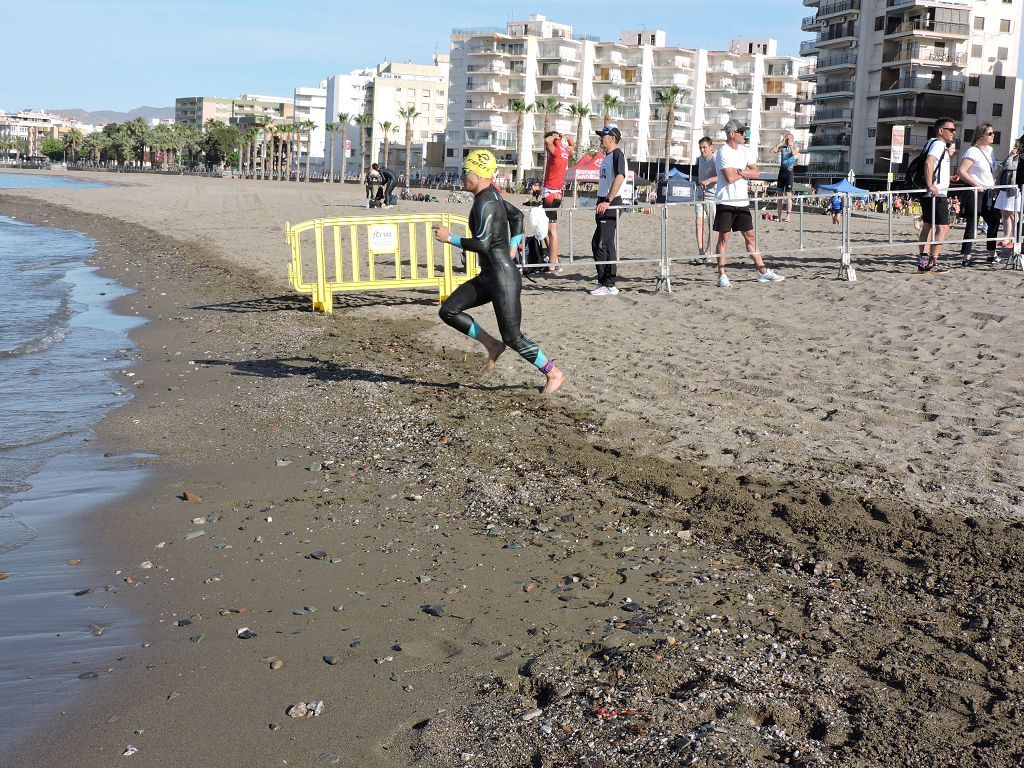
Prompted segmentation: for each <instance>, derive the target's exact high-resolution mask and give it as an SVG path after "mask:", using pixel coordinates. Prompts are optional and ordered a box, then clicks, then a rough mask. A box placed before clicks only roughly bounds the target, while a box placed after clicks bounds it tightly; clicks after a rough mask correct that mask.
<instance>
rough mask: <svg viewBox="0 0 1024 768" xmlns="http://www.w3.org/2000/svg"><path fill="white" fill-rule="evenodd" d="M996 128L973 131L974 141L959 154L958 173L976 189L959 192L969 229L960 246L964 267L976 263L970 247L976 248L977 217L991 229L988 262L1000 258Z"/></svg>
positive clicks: (963, 180) (989, 232)
mask: <svg viewBox="0 0 1024 768" xmlns="http://www.w3.org/2000/svg"><path fill="white" fill-rule="evenodd" d="M995 136H996V131H995V128H993V127H992V125H991V123H982V124H981V125H979V126H978V127H977V128H976V129H975V131H974V143H973V144H972V145H971V148H970V149H968V150H967V151H966V152H964V153H963V155H961V157H960V167H959V168H958V169H957V173H958V174H959V175H960V182H961V183H962V184H964V185H965V186H967V187H974V190H977V191H974V190H971V189H969V190H967V191H966V192H961V193H960V199H961V201H962V202H963V213H964V218H966V219H967V228H966V229H965V230H964V242H963V243H962V244H961V246H960V256H961V260H960V264H961V266H964V267H970V266H973V265H974V262H973V259H972V257H971V250H972V249H973V247H974V242H973V240H974V235H975V232H976V230H977V227H978V216H979V215H980V216H981V218H982V219H984V220H985V226H986V227H987V228H988V261H989V263H990V264H995V263H997V262H998V261H999V257H998V256H997V255H996V238H997V237H998V235H999V219H1000V212H999V211H998V210H996V207H995V194H994V193H993V192H992V187H994V186H995V185H996V179H997V178H998V177H999V173H998V171H997V170H996V165H997V163H996V160H995V159H994V154H993V152H992V142H994V141H995Z"/></svg>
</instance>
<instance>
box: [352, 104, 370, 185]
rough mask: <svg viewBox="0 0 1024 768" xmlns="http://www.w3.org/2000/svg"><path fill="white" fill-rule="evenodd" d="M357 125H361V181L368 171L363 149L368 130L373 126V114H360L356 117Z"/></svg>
mask: <svg viewBox="0 0 1024 768" xmlns="http://www.w3.org/2000/svg"><path fill="white" fill-rule="evenodd" d="M356 125H358V126H359V179H360V181H361V180H362V178H363V175H364V173H365V172H366V157H365V155H364V154H363V150H364V148H365V147H366V136H367V132H368V130H369V129H370V128H372V127H373V115H360V116H359V117H357V118H356Z"/></svg>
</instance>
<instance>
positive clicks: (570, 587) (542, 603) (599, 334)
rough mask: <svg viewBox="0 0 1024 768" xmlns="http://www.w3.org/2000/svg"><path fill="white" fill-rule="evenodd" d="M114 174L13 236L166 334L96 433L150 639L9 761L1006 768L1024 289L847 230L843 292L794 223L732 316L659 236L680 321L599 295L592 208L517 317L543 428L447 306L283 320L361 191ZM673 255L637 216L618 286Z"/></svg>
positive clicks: (680, 241)
mask: <svg viewBox="0 0 1024 768" xmlns="http://www.w3.org/2000/svg"><path fill="white" fill-rule="evenodd" d="M88 176H90V177H92V176H94V175H93V174H88ZM83 177H84V176H83ZM95 177H96V178H98V179H100V180H105V181H112V180H113V181H117V182H118V183H123V186H119V187H115V188H111V189H102V190H70V189H60V190H38V191H15V192H10V193H5V194H4V195H2V196H0V214H3V215H13V216H16V217H18V218H23V219H26V220H30V221H34V222H37V223H46V224H49V225H53V226H65V227H68V228H71V229H77V230H80V231H84V232H86V233H87V234H90V235H91V236H93V237H96V238H97V239H98V241H99V242H100V246H99V249H98V252H97V256H96V261H97V263H99V264H102V265H103V266H104V268H105V270H106V271H107V273H108V274H110V275H113V276H115V277H117V278H118V279H119V280H120V281H121V282H122V283H124V284H126V285H128V286H130V287H137V288H138V289H139V290H138V292H137V293H136V294H134V295H132V296H131V297H128V298H127V299H125V300H123V301H122V308H123V310H124V311H126V312H131V313H138V314H140V315H143V316H146V317H148V318H151V319H152V322H151V323H150V324H148V325H147V326H145V327H143V328H142V329H140V330H138V331H137V332H135V334H134V338H135V339H136V340H137V342H138V344H139V345H140V349H141V353H142V360H141V362H140V363H139V364H138V365H137V366H136V367H135V369H134V371H135V373H136V377H134V379H131V380H129V379H125V384H126V385H129V386H135V387H136V388H137V393H136V397H135V399H134V400H133V402H132V403H131V404H130V405H128V406H127V407H125V408H123V409H121V410H120V411H118V412H117V413H116V414H115V415H114V416H112V417H111V418H109V419H108V420H107V421H106V422H105V423H104V424H103V426H102V428H101V436H102V437H103V439H104V440H106V441H107V442H108V443H109V444H110V446H111V447H112V448H116V449H117V450H118V451H121V452H145V453H151V454H155V455H157V456H158V457H159V460H158V461H157V462H156V467H157V477H158V479H157V481H156V482H155V483H154V484H152V485H151V486H150V487H149V488H147V489H146V490H145V491H144V492H142V493H140V494H137V495H135V496H134V497H132V499H130V500H129V501H128V502H126V503H124V504H120V505H117V506H116V507H115V508H112V509H104V510H101V511H99V512H97V513H96V514H95V515H93V516H92V518H91V519H90V521H89V523H88V525H87V526H86V529H85V531H84V535H85V536H86V539H87V544H88V546H89V548H90V549H91V551H93V552H95V553H96V555H95V556H96V557H97V558H102V559H104V560H105V562H107V563H108V564H109V565H110V572H109V573H110V575H109V576H108V578H109V580H110V581H111V582H112V583H113V582H117V583H118V585H119V587H120V590H119V592H118V593H117V596H116V598H107V599H116V600H117V601H118V605H119V608H124V607H127V608H128V609H131V610H134V611H136V612H138V613H139V614H140V615H141V616H142V617H143V621H142V629H141V635H140V636H139V637H138V638H137V640H138V643H137V650H135V651H134V652H133V653H131V654H129V655H127V656H124V657H122V658H120V659H111V660H110V662H109V664H108V665H107V666H104V667H102V668H99V669H97V671H99V672H100V675H99V676H98V678H97V679H94V680H87V681H78V680H75V682H74V685H75V686H93V687H94V690H92V691H89V692H87V693H86V694H85V697H86V701H85V704H84V705H83V704H82V702H81V700H79V701H78V702H77V703H76V704H75V706H72V707H70V708H68V709H67V713H66V714H63V715H61V716H59V717H57V716H55V717H54V719H53V720H51V721H48V722H46V723H40V728H39V729H38V730H37V731H36V732H35V733H33V734H31V735H29V736H28V737H27V738H26V739H25V740H24V742H23V743H22V745H21V749H22V752H21V753H20V754H18V759H19V760H21V761H22V762H21V763H15V764H32V765H40V766H49V765H57V764H63V763H64V762H66V757H65V756H66V755H67V754H69V753H73V754H75V755H76V764H78V765H82V766H92V765H96V766H100V765H109V764H110V763H112V762H116V761H118V760H120V759H122V758H121V757H120V755H121V753H122V752H123V751H124V750H125V748H126V746H127V745H129V744H131V745H133V746H136V747H138V749H139V752H138V755H137V756H135V757H133V758H131V759H132V760H136V761H138V762H140V763H146V764H150V765H166V764H170V763H171V762H172V761H173V762H180V761H186V762H192V763H195V764H200V765H207V764H270V763H273V764H283V762H282V761H287V762H288V764H312V765H315V764H330V763H333V762H335V758H336V759H337V762H338V764H341V765H353V766H371V765H380V766H393V765H406V764H410V765H412V764H415V765H463V764H465V765H501V764H504V765H508V764H511V765H530V764H532V765H544V766H548V765H608V766H612V765H675V764H691V760H693V764H707V765H711V764H716V765H718V764H733V765H748V764H749V765H757V764H764V763H766V762H771V761H775V762H782V761H783V760H785V759H788V760H789V761H790V764H803V765H808V766H811V765H815V766H816V765H822V766H825V765H851V764H859V765H892V764H897V763H899V764H903V763H904V762H905V758H906V755H907V754H914V755H915V756H919V758H915V759H916V762H914V764H920V765H934V764H945V762H948V759H949V756H950V755H956V756H957V760H958V762H959V764H961V765H975V764H976V765H988V766H998V765H1014V764H1016V762H1019V759H1020V755H1021V754H1022V750H1024V739H1021V737H1020V735H1019V729H1018V728H1016V727H1015V726H1014V720H1015V718H1018V717H1020V716H1021V713H1020V712H1018V711H1017V710H1018V709H1019V705H1018V704H1017V703H1016V702H1018V701H1019V694H1020V687H1021V685H1022V684H1024V679H1022V678H1021V676H1020V667H1021V664H1022V661H1024V659H1022V658H1021V651H1020V644H1019V642H1018V641H1019V638H1020V633H1021V630H1022V625H1021V614H1020V608H1021V597H1020V595H1021V594H1022V592H1021V587H1022V586H1024V584H1022V581H1024V579H1022V578H1021V555H1020V552H1021V546H1020V545H1021V543H1022V539H1024V536H1022V532H1021V521H1020V518H1019V510H1020V504H1021V492H1022V486H1021V479H1020V478H1021V468H1022V460H1021V441H1020V439H1019V438H1020V434H1021V429H1022V427H1021V424H1022V423H1024V421H1022V419H1021V410H1022V406H1021V403H1020V400H1021V393H1022V389H1024V387H1022V384H1021V381H1022V377H1021V373H1022V363H1021V349H1022V346H1024V343H1022V341H1021V336H1020V333H1019V330H1018V329H1019V328H1020V322H1021V320H1022V314H1024V311H1022V306H1021V287H1022V285H1024V278H1022V275H1021V273H1019V272H1018V273H1010V272H1006V271H1003V270H1001V269H992V268H985V267H983V268H980V269H977V270H976V271H971V272H966V271H958V270H957V271H954V272H953V273H951V274H948V275H944V276H938V275H936V276H920V275H917V274H915V273H914V271H913V264H912V262H911V259H910V257H909V254H910V253H911V252H912V250H913V249H912V248H910V247H908V246H902V247H897V248H894V249H892V250H890V251H888V252H887V253H886V252H882V251H881V250H878V249H876V250H875V251H873V252H872V253H871V254H870V255H869V254H867V253H865V251H864V248H863V246H864V245H865V244H867V243H869V242H870V243H872V244H874V245H877V244H878V243H879V242H880V241H881V240H883V239H884V237H883V235H884V231H885V225H884V222H879V221H874V220H867V219H854V224H853V227H854V245H855V248H854V257H853V261H854V265H855V266H856V267H857V269H858V276H859V280H858V282H855V283H847V282H841V281H837V280H836V279H835V275H836V272H837V270H838V250H836V249H835V247H834V246H835V245H836V244H837V242H838V235H837V233H836V230H835V229H834V228H833V227H832V226H831V225H830V220H829V219H828V218H827V217H825V216H820V215H808V216H807V218H806V227H805V229H806V237H805V246H806V249H805V250H804V251H803V252H796V253H787V254H780V251H782V250H796V249H797V248H798V247H799V241H798V237H797V235H796V234H795V232H796V230H795V224H790V225H782V224H777V223H774V224H773V223H767V224H766V225H765V227H766V228H765V230H764V231H763V232H762V236H763V239H762V243H763V245H762V251H763V252H764V253H765V257H766V259H767V261H768V262H769V266H772V267H774V268H775V269H776V270H777V271H779V272H781V273H783V274H785V275H786V276H787V278H788V279H787V280H786V282H784V283H781V284H778V285H762V284H758V283H756V282H754V281H753V279H752V278H753V276H754V271H753V269H752V267H751V266H750V264H749V262H744V260H743V259H741V258H740V256H739V247H738V245H737V244H735V243H734V244H733V246H732V248H731V251H732V253H733V254H734V257H733V259H732V266H731V268H730V275H731V277H732V280H733V285H734V288H733V289H731V290H729V291H724V290H717V289H715V288H714V282H713V281H714V273H713V269H711V268H709V267H703V266H702V267H697V266H691V265H689V264H688V263H686V261H685V257H687V256H689V255H690V252H691V251H692V247H691V246H692V242H693V238H692V224H691V222H690V221H689V220H686V219H684V218H682V217H679V216H676V213H677V212H676V211H673V216H674V218H673V219H672V220H670V222H669V231H670V233H671V234H672V237H673V240H672V242H673V244H674V245H673V250H672V253H673V254H677V253H678V255H680V256H681V257H684V260H683V261H682V262H680V263H677V264H675V265H674V266H673V287H674V291H673V292H672V293H671V294H668V293H656V292H655V291H654V286H655V277H656V267H655V266H654V265H651V264H643V265H641V264H633V265H630V264H628V263H626V264H623V265H622V266H621V267H620V276H621V279H620V288H621V289H622V293H621V294H620V295H619V296H616V297H604V298H595V297H590V296H589V295H587V294H586V293H585V292H584V291H583V289H584V288H589V287H592V285H593V282H592V279H593V278H592V276H593V266H592V264H590V263H589V260H587V259H582V258H580V257H582V255H583V254H585V253H586V252H587V250H588V243H589V238H590V233H591V231H592V223H591V219H590V217H589V216H587V215H586V214H582V215H581V216H580V217H579V219H578V220H577V221H575V222H574V227H573V235H574V238H573V245H574V250H575V253H576V255H577V257H578V258H579V259H580V260H578V261H577V263H575V264H573V265H567V266H566V270H565V274H563V275H562V276H560V277H558V278H538V279H537V281H536V283H531V282H527V283H526V287H525V289H524V294H523V301H524V323H523V325H524V330H525V331H526V332H527V333H528V334H529V335H530V336H531V337H532V338H534V339H536V340H538V341H539V342H540V343H541V344H542V345H543V348H544V350H545V352H546V353H547V354H548V356H549V357H553V358H556V359H557V360H558V363H559V365H560V366H561V367H563V369H564V370H565V371H566V373H567V375H568V380H567V384H566V385H565V387H564V391H563V392H562V393H560V394H559V395H557V396H556V397H553V398H541V397H539V396H538V395H537V394H536V390H537V388H538V387H539V386H540V384H541V383H542V379H541V377H540V376H539V375H538V374H537V373H536V371H533V370H531V369H530V368H529V367H528V366H527V365H526V364H524V363H523V362H522V361H520V360H518V359H515V356H514V355H513V354H512V353H511V352H510V353H508V354H506V355H505V356H504V357H503V358H502V359H501V361H500V362H499V366H498V370H497V371H496V374H495V375H494V376H493V377H492V379H490V380H488V381H487V382H486V383H477V382H476V381H475V373H474V372H475V370H476V369H477V368H478V367H479V365H480V363H481V359H480V355H479V352H478V351H477V350H476V349H474V347H473V346H472V344H471V343H470V342H468V340H466V339H463V338H461V337H458V336H456V335H455V334H454V333H453V332H452V331H451V330H450V329H448V328H447V327H445V326H443V325H442V324H441V323H440V322H439V321H438V320H437V317H436V306H437V305H436V296H432V295H431V294H430V293H429V292H403V293H394V294H389V293H380V294H357V295H350V296H346V297H339V298H338V299H337V300H336V307H337V309H336V311H335V314H334V315H333V316H330V317H324V316H317V315H314V314H312V313H310V312H309V311H308V307H309V302H308V299H307V298H305V297H299V296H295V295H293V294H291V293H290V292H289V291H288V289H287V287H286V285H285V280H284V278H285V264H286V262H287V259H288V251H287V249H286V246H285V245H284V242H283V227H284V221H286V220H290V221H292V222H297V221H301V220H303V219H307V218H312V217H317V216H324V215H347V214H358V213H360V212H361V209H360V207H359V199H360V196H361V189H359V188H357V187H356V186H354V185H346V186H344V187H341V186H338V185H333V186H324V185H321V184H309V185H306V184H279V183H269V182H264V183H259V182H249V181H246V182H243V181H232V180H216V179H197V178H179V177H151V176H141V175H117V176H114V175H108V174H102V175H100V174H97V175H95ZM464 208H465V206H449V205H447V204H441V205H434V206H428V204H419V203H409V204H405V205H403V206H402V207H401V208H400V209H398V211H396V212H403V211H419V210H424V211H425V210H437V209H444V210H450V211H462V210H464ZM566 229H567V227H566ZM897 231H898V233H899V234H900V236H901V237H902V238H909V237H911V236H912V230H911V228H910V225H909V221H908V220H907V221H903V222H900V223H898V225H897ZM565 238H566V235H565V234H563V241H564V240H565ZM657 244H658V226H657V221H656V217H655V216H652V215H645V214H629V215H628V216H627V217H624V220H623V224H622V238H621V240H620V249H621V253H622V255H623V256H624V257H625V258H627V259H628V258H630V257H635V256H642V257H650V256H652V255H655V254H656V252H657V247H658V245H657ZM858 247H860V251H859V252H858ZM565 250H566V249H565V248H563V253H564V251H565ZM949 250H950V251H952V250H953V249H952V248H951V249H949ZM477 317H478V319H479V320H480V321H481V323H482V324H483V325H484V327H485V328H486V327H489V326H490V327H492V328H493V318H492V315H491V314H490V312H489V310H487V309H486V308H484V309H482V310H480V311H479V312H478V313H477ZM185 491H188V492H190V493H194V494H199V495H201V496H202V501H201V502H199V503H188V502H184V501H181V500H180V499H179V498H177V497H178V496H179V495H180V494H182V493H184V492H185ZM207 516H210V521H208V522H203V523H193V522H192V521H193V519H198V518H203V519H204V520H205V519H206V518H207ZM268 518H271V520H270V521H269V522H268ZM197 531H204V534H203V535H200V536H196V537H193V538H191V539H187V540H186V537H187V536H188V535H189V534H192V533H195V532H197ZM162 542H163V546H160V545H161V543H162ZM321 552H322V553H323V555H324V556H323V557H322V558H321V557H320V553H321ZM314 553H315V556H312V557H311V555H314ZM145 560H150V561H152V562H153V564H154V566H155V567H154V568H153V569H151V570H142V569H140V567H139V564H140V563H141V562H143V561H145ZM335 561H336V562H335ZM12 578H14V577H13V576H12ZM95 586H97V587H101V586H103V585H100V584H97V585H95ZM0 589H2V586H0ZM335 606H342V607H340V608H339V609H338V610H334V608H335ZM424 606H426V607H428V609H429V610H430V611H433V612H434V613H441V614H442V615H440V616H435V615H431V614H430V613H428V612H425V611H424V609H423V607H424ZM437 606H442V608H441V609H436V607H437ZM308 608H315V609H316V610H315V611H309V610H308ZM243 610H244V612H239V613H236V612H234V611H243ZM222 614H223V615H222ZM176 622H177V624H178V625H176V624H175V623H176ZM182 624H183V626H179V625H182ZM243 627H248V628H250V629H251V630H253V631H255V632H256V637H253V638H251V639H244V640H243V639H239V638H238V637H237V631H238V630H239V629H241V628H243ZM108 631H109V632H117V631H118V628H117V627H112V628H111V629H110V630H108ZM123 631H125V632H129V631H135V630H129V629H128V628H125V629H124V630H123ZM190 638H192V639H190ZM325 655H326V656H335V657H336V658H335V659H333V661H335V662H337V663H335V664H327V663H325V661H324V660H323V657H324V656H325ZM270 657H274V658H277V659H280V660H281V661H283V662H284V665H283V667H282V668H280V669H276V670H275V669H271V668H270V664H269V662H265V661H261V660H264V659H268V658H270ZM79 671H80V670H76V673H77V672H79ZM313 700H323V701H324V702H325V710H324V713H323V714H322V715H321V716H319V717H316V718H310V719H308V720H307V719H302V720H299V719H292V718H289V717H287V716H286V714H285V710H286V708H287V707H288V706H289V705H291V704H295V703H297V702H300V701H303V702H309V701H313ZM535 709H538V710H540V712H539V713H537V712H535ZM271 724H276V725H280V726H281V727H280V730H272V729H271V727H270V725H271ZM137 731H142V732H141V733H136V732H137ZM797 752H799V756H798V755H797ZM602 761H603V762H602ZM730 761H731V762H730ZM801 761H802V762H801Z"/></svg>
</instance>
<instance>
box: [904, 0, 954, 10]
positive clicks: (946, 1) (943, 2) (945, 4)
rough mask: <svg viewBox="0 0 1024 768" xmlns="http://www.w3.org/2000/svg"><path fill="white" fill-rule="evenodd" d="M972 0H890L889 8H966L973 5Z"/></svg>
mask: <svg viewBox="0 0 1024 768" xmlns="http://www.w3.org/2000/svg"><path fill="white" fill-rule="evenodd" d="M971 2H972V0H888V2H887V3H886V7H888V8H906V7H907V6H917V7H918V8H956V9H958V10H966V9H968V8H970V7H971Z"/></svg>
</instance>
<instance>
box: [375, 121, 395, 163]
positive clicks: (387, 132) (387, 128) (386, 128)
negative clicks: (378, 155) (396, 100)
mask: <svg viewBox="0 0 1024 768" xmlns="http://www.w3.org/2000/svg"><path fill="white" fill-rule="evenodd" d="M379 125H380V129H381V130H382V131H383V132H384V162H383V166H384V167H385V168H387V167H388V153H389V152H390V151H391V132H392V131H394V130H395V129H396V128H398V126H397V125H395V124H394V123H392V122H391V121H390V120H385V121H384V122H383V123H380V124H379Z"/></svg>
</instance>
